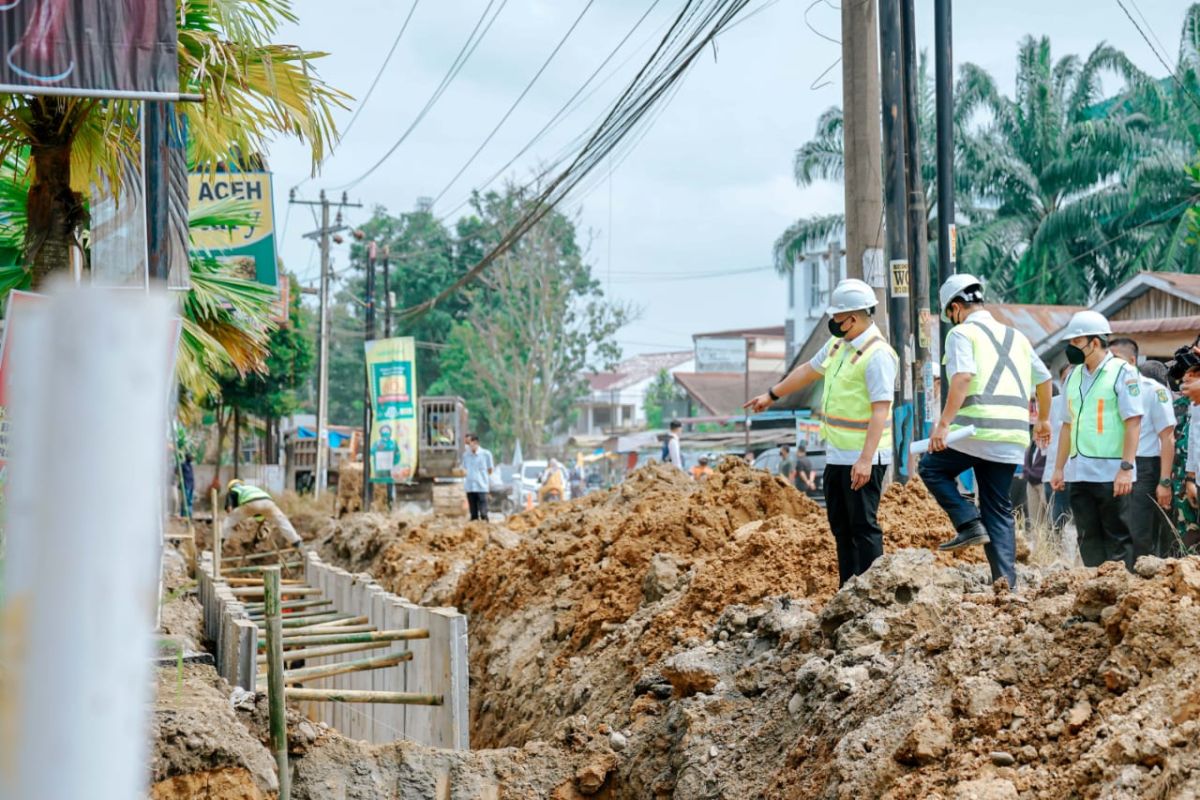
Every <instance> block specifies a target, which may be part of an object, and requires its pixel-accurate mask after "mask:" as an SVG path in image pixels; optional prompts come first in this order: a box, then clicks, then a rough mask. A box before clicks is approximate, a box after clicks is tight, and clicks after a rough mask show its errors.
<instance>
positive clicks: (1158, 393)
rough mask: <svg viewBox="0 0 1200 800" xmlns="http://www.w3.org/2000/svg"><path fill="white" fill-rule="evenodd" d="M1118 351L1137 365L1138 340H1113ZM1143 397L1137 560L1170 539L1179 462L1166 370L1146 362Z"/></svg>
mask: <svg viewBox="0 0 1200 800" xmlns="http://www.w3.org/2000/svg"><path fill="white" fill-rule="evenodd" d="M1108 346H1109V349H1110V350H1112V353H1113V355H1115V356H1116V357H1117V358H1120V359H1122V360H1123V361H1125V363H1127V364H1129V365H1130V366H1132V367H1134V368H1137V362H1138V343H1137V342H1135V341H1134V340H1133V339H1128V338H1124V337H1122V338H1117V339H1113V340H1112V341H1111V342H1109V345H1108ZM1139 381H1140V383H1141V387H1140V391H1141V395H1142V408H1143V410H1144V411H1145V414H1143V415H1142V425H1141V428H1140V429H1139V430H1138V447H1137V458H1136V460H1135V463H1136V464H1137V479H1136V480H1135V481H1134V482H1133V492H1132V494H1131V496H1130V498H1129V513H1130V516H1129V519H1130V527H1129V534H1130V536H1132V537H1133V560H1134V561H1135V562H1136V561H1137V560H1138V558H1140V557H1141V556H1150V555H1157V556H1160V557H1165V556H1164V555H1163V554H1164V553H1165V552H1166V551H1167V550H1169V548H1170V542H1171V532H1170V528H1171V522H1170V517H1168V516H1167V513H1168V511H1170V508H1171V500H1172V496H1171V469H1172V468H1173V467H1174V466H1175V407H1174V404H1173V403H1172V402H1171V392H1170V390H1169V389H1167V387H1166V383H1167V368H1166V366H1165V365H1163V364H1162V363H1161V362H1158V361H1147V362H1146V363H1145V364H1143V365H1142V367H1141V368H1140V369H1139Z"/></svg>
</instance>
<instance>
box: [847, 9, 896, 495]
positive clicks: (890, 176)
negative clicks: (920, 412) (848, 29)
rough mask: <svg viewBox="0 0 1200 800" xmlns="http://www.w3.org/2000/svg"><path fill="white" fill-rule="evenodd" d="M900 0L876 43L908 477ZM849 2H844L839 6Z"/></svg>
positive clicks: (884, 18) (882, 19)
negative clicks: (877, 46)
mask: <svg viewBox="0 0 1200 800" xmlns="http://www.w3.org/2000/svg"><path fill="white" fill-rule="evenodd" d="M900 1H901V0H881V4H880V7H879V47H880V53H881V61H880V64H881V71H880V75H881V76H882V80H881V83H880V95H881V100H882V103H883V138H884V147H883V171H884V196H885V211H886V220H887V256H888V268H889V269H888V289H889V299H890V303H889V305H890V308H889V309H888V311H889V314H890V317H889V323H890V328H891V340H892V346H893V347H895V348H896V352H897V353H898V354H899V356H900V369H899V374H898V375H897V380H896V394H895V401H894V403H893V407H892V414H893V417H894V419H895V430H894V435H893V437H892V442H893V446H894V447H895V455H894V461H893V465H894V469H895V476H896V479H897V480H899V481H901V482H904V481H906V480H907V479H908V469H907V465H908V445H909V443H910V442H911V441H912V375H911V373H910V371H909V370H910V363H911V361H912V351H913V345H912V326H911V320H910V317H909V313H910V312H909V282H910V279H909V275H910V271H909V262H908V224H907V223H908V220H907V218H906V207H907V202H906V200H907V197H906V188H907V187H906V180H905V171H904V161H905V159H904V155H905V141H904V118H905V116H904V115H905V111H904V82H903V63H902V58H901V52H902V49H903V42H902V37H903V34H902V26H903V23H902V19H903V16H902V14H901V10H900ZM847 5H853V3H847V4H843V8H845V7H846V6H847Z"/></svg>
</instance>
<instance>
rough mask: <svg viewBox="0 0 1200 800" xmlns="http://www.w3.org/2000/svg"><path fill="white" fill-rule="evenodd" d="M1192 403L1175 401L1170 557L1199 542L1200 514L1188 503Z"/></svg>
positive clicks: (1183, 400) (1181, 397)
mask: <svg viewBox="0 0 1200 800" xmlns="http://www.w3.org/2000/svg"><path fill="white" fill-rule="evenodd" d="M1191 404H1192V403H1191V401H1190V400H1188V398H1187V397H1185V396H1183V395H1180V396H1179V397H1177V398H1175V466H1174V468H1173V469H1172V471H1171V488H1172V490H1173V492H1174V495H1175V496H1174V499H1173V500H1172V504H1171V505H1172V509H1171V510H1172V512H1173V516H1174V519H1175V541H1174V542H1172V543H1171V548H1172V549H1171V552H1170V555H1172V556H1177V555H1179V554H1180V552H1179V550H1180V545H1181V544H1184V545H1186V546H1187V547H1188V548H1189V550H1190V549H1192V548H1195V547H1196V545H1197V543H1200V514H1198V513H1197V509H1196V508H1195V506H1193V505H1192V504H1191V503H1189V502H1188V500H1187V487H1186V486H1185V485H1184V484H1185V479H1186V477H1187V456H1188V438H1189V437H1188V428H1189V427H1190V425H1189V422H1190V414H1189V411H1190V408H1191Z"/></svg>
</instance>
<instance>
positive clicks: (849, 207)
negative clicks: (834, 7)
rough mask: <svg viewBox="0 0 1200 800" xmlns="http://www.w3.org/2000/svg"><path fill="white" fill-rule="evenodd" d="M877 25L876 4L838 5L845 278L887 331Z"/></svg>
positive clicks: (858, 0)
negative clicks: (860, 283) (873, 302)
mask: <svg viewBox="0 0 1200 800" xmlns="http://www.w3.org/2000/svg"><path fill="white" fill-rule="evenodd" d="M876 20H877V17H876V0H854V2H849V3H842V119H843V135H844V139H845V162H846V176H845V186H846V277H847V278H860V279H862V280H865V281H866V282H867V283H869V284H870V285H871V287H872V288H874V289H875V295H876V297H877V298H878V299H879V305H878V306H876V309H875V321H876V322H877V323H878V324H879V327H880V329H881V330H884V331H886V330H887V329H888V304H887V290H886V286H887V269H886V266H885V265H884V259H883V178H882V175H881V173H880V170H879V164H880V139H879V108H880V97H879V46H878V36H879V32H878V29H877V28H876ZM834 282H835V283H836V280H835V281H834ZM898 347H899V344H897V348H898Z"/></svg>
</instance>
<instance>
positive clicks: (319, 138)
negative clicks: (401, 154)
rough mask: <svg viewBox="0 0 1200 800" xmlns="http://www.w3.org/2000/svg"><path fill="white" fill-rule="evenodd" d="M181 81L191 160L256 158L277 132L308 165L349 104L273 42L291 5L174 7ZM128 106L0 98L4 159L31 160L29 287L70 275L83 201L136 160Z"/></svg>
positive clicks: (254, 1) (192, 0)
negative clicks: (200, 98) (20, 156)
mask: <svg viewBox="0 0 1200 800" xmlns="http://www.w3.org/2000/svg"><path fill="white" fill-rule="evenodd" d="M177 8H178V10H179V11H178V16H177V24H178V28H179V83H180V89H181V91H184V92H190V93H197V94H203V95H204V96H205V98H206V100H205V102H203V103H181V104H179V107H178V108H179V114H180V116H181V117H183V118H185V120H186V130H187V132H188V137H189V148H190V150H191V155H192V158H193V160H194V161H196V162H198V163H200V164H214V163H216V162H219V161H222V160H226V159H229V158H231V156H232V155H233V154H237V153H252V152H263V151H264V150H265V148H266V142H267V139H268V137H270V136H271V135H273V134H279V133H282V134H285V135H293V136H296V137H298V138H300V139H301V140H303V141H305V142H308V144H309V145H310V147H311V149H312V156H313V163H314V166H315V165H316V164H317V163H319V162H320V160H321V157H322V155H323V153H324V151H325V149H326V148H327V147H328V145H329V144H330V143H331V142H332V140H333V139H334V137H335V135H336V133H335V130H334V126H333V120H332V112H333V109H334V107H336V106H340V105H343V101H344V100H345V98H346V96H345V95H344V94H342V93H341V92H338V91H337V90H335V89H333V88H331V87H329V86H328V85H326V84H325V83H324V82H323V81H321V80H320V78H318V77H317V76H316V75H315V74H314V73H313V71H312V67H311V63H312V61H314V60H315V59H316V58H319V57H320V56H322V55H324V54H323V53H317V52H312V51H306V50H302V49H300V48H298V47H295V46H292V45H284V44H274V43H272V41H271V39H272V38H273V36H274V35H275V34H276V33H277V31H278V29H279V26H280V25H281V24H282V23H285V22H293V21H295V19H296V17H295V15H294V13H293V12H292V10H291V0H178V2H177ZM137 132H138V121H137V109H136V104H135V103H132V102H128V101H114V100H95V99H84V98H70V97H39V96H27V95H20V94H9V95H0V158H2V157H7V156H8V155H10V154H12V153H23V152H26V151H28V153H29V171H30V177H29V180H28V186H29V190H28V197H27V201H26V207H27V220H28V225H27V227H26V230H25V240H24V242H23V243H22V248H21V249H22V253H23V263H24V266H25V268H26V269H28V270H29V271H30V272H31V274H32V282H33V285H34V286H37V285H38V284H40V283H41V281H42V280H43V279H44V278H45V276H46V275H47V274H48V273H50V272H52V271H53V270H56V269H66V268H67V267H68V266H69V264H70V253H71V249H72V248H74V247H79V246H80V242H79V236H80V232H81V230H82V229H83V227H84V224H85V221H86V209H85V206H84V203H83V199H82V194H81V193H82V192H84V191H85V190H87V188H88V187H89V186H91V185H94V184H98V183H99V182H100V181H101V180H105V181H106V183H107V185H108V186H112V187H118V186H120V183H121V181H120V174H121V171H120V164H121V163H122V161H123V160H124V159H129V158H132V157H135V156H136V155H137V152H138V142H137Z"/></svg>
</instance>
